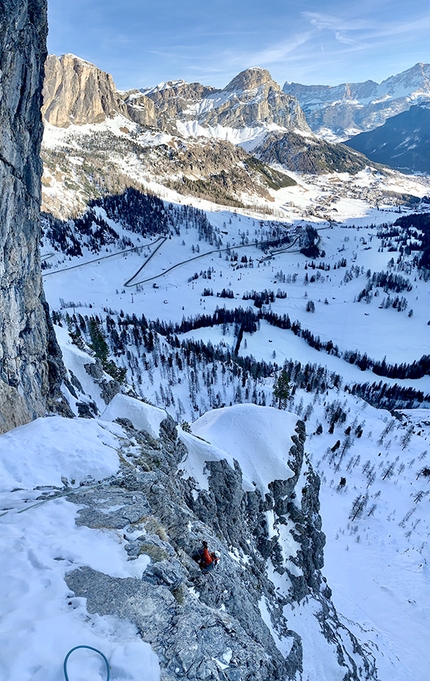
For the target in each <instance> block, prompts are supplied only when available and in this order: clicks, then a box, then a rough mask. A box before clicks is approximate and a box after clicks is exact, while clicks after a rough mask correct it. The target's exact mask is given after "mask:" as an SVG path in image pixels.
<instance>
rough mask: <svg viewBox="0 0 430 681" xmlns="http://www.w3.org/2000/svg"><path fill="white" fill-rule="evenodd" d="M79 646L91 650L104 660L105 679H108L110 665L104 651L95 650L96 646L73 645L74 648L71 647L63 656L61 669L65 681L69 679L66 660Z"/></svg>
mask: <svg viewBox="0 0 430 681" xmlns="http://www.w3.org/2000/svg"><path fill="white" fill-rule="evenodd" d="M80 648H86V649H87V650H93V651H94V652H95V653H98V654H99V655H100V656H101V657H102V658H103V660H104V662H105V665H106V681H109V679H110V667H109V662H108V659H107V657H106V655H105V654H104V653H102V652H101V650H97V648H93V647H92V646H85V645H81V646H75V647H74V648H71V650H69V652H68V653H67V655H66V657H65V658H64V663H63V671H64V678H65V680H66V681H70V679H69V674H68V672H67V662H68V660H69V657H70V655H71V654H72V653H73V652H75V650H79V649H80Z"/></svg>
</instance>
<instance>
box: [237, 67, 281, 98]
mask: <svg viewBox="0 0 430 681" xmlns="http://www.w3.org/2000/svg"><path fill="white" fill-rule="evenodd" d="M266 83H270V84H271V85H272V84H273V85H275V87H277V88H278V89H280V87H279V85H278V84H277V83H275V81H274V80H273V79H272V76H271V75H270V73H269V71H268V70H267V69H263V68H261V67H260V66H253V67H251V68H249V69H245V71H241V72H240V73H239V74H238V75H237V76H235V77H234V78H233V80H231V81H230V82H229V84H228V85H227V86H226V87H225V88H224V91H225V92H233V91H235V90H240V91H243V90H253V89H254V88H257V87H260V86H261V85H265V84H266Z"/></svg>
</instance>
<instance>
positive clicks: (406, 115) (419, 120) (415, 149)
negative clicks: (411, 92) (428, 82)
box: [347, 100, 430, 174]
mask: <svg viewBox="0 0 430 681" xmlns="http://www.w3.org/2000/svg"><path fill="white" fill-rule="evenodd" d="M347 144H348V146H350V147H352V148H353V149H357V150H358V151H361V153H363V154H366V156H368V158H370V159H372V161H376V162H378V163H385V164H386V165H388V166H391V167H392V168H398V169H400V170H403V171H405V172H413V173H427V174H428V173H430V162H429V150H430V100H428V101H427V103H422V104H421V105H419V106H418V105H417V106H411V108H410V109H409V110H408V111H404V112H403V113H400V114H398V115H397V116H393V117H391V118H388V119H387V120H386V121H385V123H384V125H381V126H380V127H378V128H376V129H375V130H372V131H370V132H364V133H361V134H360V135H357V136H356V137H353V138H352V139H350V140H348V142H347Z"/></svg>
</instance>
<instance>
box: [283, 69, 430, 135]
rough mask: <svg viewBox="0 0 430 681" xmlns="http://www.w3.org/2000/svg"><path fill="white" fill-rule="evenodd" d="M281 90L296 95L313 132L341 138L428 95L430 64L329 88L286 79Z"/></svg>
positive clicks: (370, 127)
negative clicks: (290, 81)
mask: <svg viewBox="0 0 430 681" xmlns="http://www.w3.org/2000/svg"><path fill="white" fill-rule="evenodd" d="M283 91H284V92H285V93H287V94H289V95H292V96H294V97H297V99H298V101H299V102H300V105H301V107H302V109H303V111H304V112H305V115H306V119H307V121H308V123H309V125H310V127H311V129H312V130H313V132H315V133H316V134H319V135H324V137H326V139H328V140H330V141H333V140H337V141H344V140H346V139H348V138H350V137H351V136H352V135H354V134H357V133H359V132H366V131H369V130H373V129H375V128H377V127H378V126H380V125H382V124H383V123H384V122H385V121H386V120H387V119H388V118H390V117H392V116H395V115H397V114H399V113H401V112H402V111H406V110H408V109H409V108H410V107H411V106H412V105H413V104H415V103H417V102H418V101H419V100H420V99H422V98H425V99H427V98H429V97H430V64H421V63H420V64H415V66H413V67H412V68H410V69H407V70H406V71H403V72H402V73H399V74H397V75H395V76H390V77H389V78H387V79H386V80H384V81H382V83H380V84H378V83H375V82H374V81H372V80H367V81H365V82H364V83H342V84H341V85H337V86H334V87H332V86H329V85H301V84H299V83H289V82H286V83H285V84H284V86H283Z"/></svg>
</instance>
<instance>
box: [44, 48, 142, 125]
mask: <svg viewBox="0 0 430 681" xmlns="http://www.w3.org/2000/svg"><path fill="white" fill-rule="evenodd" d="M42 113H43V117H44V119H45V120H46V121H47V122H48V123H51V124H52V125H55V126H56V127H59V128H67V127H68V126H69V125H71V124H74V125H84V124H85V123H102V122H103V121H105V120H106V118H113V117H114V116H116V115H117V114H122V115H123V116H125V117H126V118H129V119H130V120H132V121H134V122H136V123H139V124H140V125H144V126H152V125H155V109H154V105H153V103H152V102H151V100H149V99H148V98H146V97H144V95H142V94H141V93H140V92H139V91H135V90H133V91H130V92H127V93H125V94H124V95H122V94H120V93H119V92H118V91H117V89H116V87H115V83H114V82H113V78H112V76H111V75H110V74H109V73H105V72H104V71H101V70H100V69H99V68H97V66H95V65H94V64H91V63H90V62H87V61H85V60H84V59H80V58H79V57H75V55H73V54H63V55H62V56H61V57H57V56H56V55H55V54H50V55H49V56H48V58H47V60H46V64H45V82H44V87H43V108H42Z"/></svg>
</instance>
